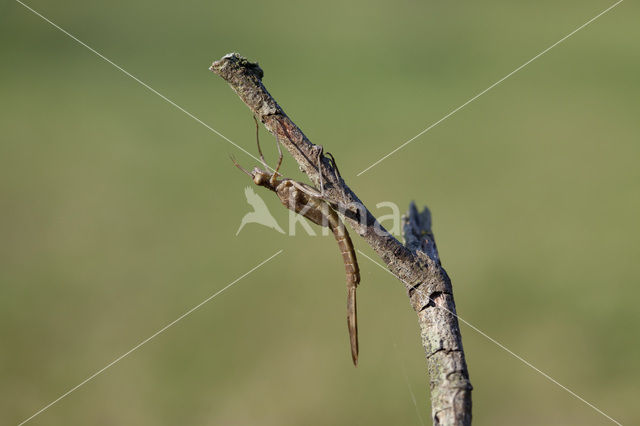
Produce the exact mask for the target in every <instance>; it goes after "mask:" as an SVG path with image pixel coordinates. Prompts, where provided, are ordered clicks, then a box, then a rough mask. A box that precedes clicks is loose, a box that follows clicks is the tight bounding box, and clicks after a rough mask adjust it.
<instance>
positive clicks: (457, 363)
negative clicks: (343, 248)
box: [210, 53, 472, 425]
mask: <svg viewBox="0 0 640 426" xmlns="http://www.w3.org/2000/svg"><path fill="white" fill-rule="evenodd" d="M210 70H211V71H213V72H214V73H216V74H218V75H219V76H220V77H222V78H223V79H224V80H226V81H227V83H229V85H230V86H231V88H232V89H233V90H234V91H235V92H236V94H237V95H238V96H239V97H240V99H242V101H243V102H244V103H245V104H246V105H247V106H248V107H249V109H250V110H251V111H252V112H253V114H254V115H255V116H256V117H257V118H258V119H259V120H260V121H261V122H262V123H263V124H264V125H265V127H266V128H267V130H269V131H270V132H271V133H272V134H273V135H274V136H275V137H276V139H277V140H278V141H279V142H280V143H281V144H282V145H283V146H284V147H285V148H286V149H287V151H288V152H289V153H290V154H291V156H292V157H293V158H294V159H295V160H296V162H297V163H298V165H299V166H300V169H301V170H302V171H303V172H304V173H305V174H306V175H307V176H308V177H309V179H311V181H312V182H313V183H314V184H315V185H316V186H317V187H319V185H320V182H321V181H322V182H323V185H324V190H325V195H326V197H325V198H326V199H327V200H328V201H330V202H332V203H335V204H337V205H345V206H348V207H350V211H352V213H353V212H356V213H355V214H351V215H350V214H347V215H346V218H345V219H346V222H347V223H348V224H349V225H350V226H351V227H352V228H353V229H354V230H355V231H356V232H357V233H358V235H360V236H361V237H362V238H363V239H364V240H365V241H366V242H367V243H368V244H369V245H370V246H371V248H372V249H373V250H374V251H375V252H376V253H377V254H378V256H380V257H381V258H382V260H383V261H384V263H385V264H386V265H387V267H388V268H389V270H390V271H391V272H392V273H393V274H394V275H395V276H396V277H398V278H399V279H400V281H401V282H402V283H403V284H404V285H405V288H406V290H407V292H408V295H409V299H410V302H411V305H412V307H413V309H414V310H415V311H416V313H417V314H418V322H419V325H420V329H421V339H422V344H423V346H424V348H425V352H426V358H427V367H428V371H429V375H430V378H431V383H430V388H431V410H432V418H433V422H434V424H436V425H469V424H471V389H472V387H471V383H470V381H469V374H468V372H467V366H466V362H465V359H464V352H463V350H462V337H461V335H460V328H459V326H458V321H457V317H456V316H455V304H454V301H453V290H452V287H451V281H450V280H449V277H448V276H447V273H446V272H445V270H444V269H443V268H442V266H441V265H440V260H439V257H438V252H437V249H436V246H435V241H434V239H433V234H432V233H431V218H430V215H429V211H428V210H427V209H425V211H423V212H422V213H418V211H417V209H416V207H415V205H413V204H412V205H411V207H410V210H409V213H408V215H407V216H406V217H405V218H404V236H405V240H406V242H407V244H406V246H405V245H403V244H402V243H401V242H400V241H398V240H397V239H396V238H395V237H393V235H391V234H389V232H387V231H386V230H385V229H384V228H383V227H382V226H381V225H380V224H379V223H378V222H377V220H376V219H375V217H374V216H373V215H372V214H371V212H370V211H369V210H368V209H367V208H366V206H365V205H364V204H363V203H362V202H361V201H360V199H359V198H358V197H357V196H356V194H355V193H354V192H353V191H352V190H351V189H350V188H349V187H348V186H347V184H346V183H345V182H344V180H343V179H341V178H339V174H338V173H336V171H335V170H334V168H333V166H332V164H331V162H330V161H329V160H328V159H327V158H323V159H322V163H321V165H320V170H318V164H317V158H318V153H319V152H320V151H321V149H322V147H320V146H319V145H314V144H312V143H311V142H310V141H309V139H308V138H307V137H306V136H305V135H304V133H302V130H300V128H298V126H296V125H295V124H294V123H293V122H292V121H291V119H290V118H289V117H288V116H287V115H286V114H285V112H284V111H283V109H282V108H281V107H280V106H279V105H278V104H277V103H276V101H275V100H274V99H273V97H272V96H271V95H270V94H269V92H268V91H267V89H266V88H265V87H264V85H263V84H262V78H263V76H264V73H263V71H262V69H261V68H260V67H259V66H258V64H257V63H252V62H249V61H248V60H247V59H246V58H243V57H242V56H240V55H239V54H237V53H230V54H228V55H225V56H224V57H223V58H222V59H220V60H218V61H215V62H214V63H213V65H212V66H211V68H210Z"/></svg>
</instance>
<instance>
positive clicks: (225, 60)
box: [209, 52, 264, 80]
mask: <svg viewBox="0 0 640 426" xmlns="http://www.w3.org/2000/svg"><path fill="white" fill-rule="evenodd" d="M227 68H230V69H236V70H240V69H243V70H245V72H246V73H249V74H253V75H254V76H255V77H257V78H258V80H262V78H263V77H264V71H263V70H262V68H260V65H259V64H258V63H257V62H251V61H250V60H248V59H247V58H245V57H244V56H242V55H241V54H239V53H237V52H231V53H227V54H226V55H224V56H223V57H222V58H220V59H218V60H217V61H214V62H213V64H211V66H210V67H209V70H210V71H213V72H214V73H216V74H218V75H222V73H224V72H225V69H227Z"/></svg>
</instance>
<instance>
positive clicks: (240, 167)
mask: <svg viewBox="0 0 640 426" xmlns="http://www.w3.org/2000/svg"><path fill="white" fill-rule="evenodd" d="M229 158H230V159H231V161H233V164H234V165H235V166H236V167H237V168H239V169H240V170H242V171H243V172H244V173H246V174H247V175H248V176H249V177H250V178H252V179H253V175H252V174H251V173H250V172H249V171H248V170H247V169H245V168H244V167H242V166H241V165H240V164H238V162H237V161H236V159H235V157H234V156H233V155H229Z"/></svg>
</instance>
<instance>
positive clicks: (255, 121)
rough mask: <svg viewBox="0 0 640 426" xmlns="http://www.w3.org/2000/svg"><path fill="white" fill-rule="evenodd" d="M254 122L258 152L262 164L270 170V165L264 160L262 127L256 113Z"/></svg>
mask: <svg viewBox="0 0 640 426" xmlns="http://www.w3.org/2000/svg"><path fill="white" fill-rule="evenodd" d="M253 122H254V123H256V143H257V144H258V154H260V161H261V162H262V165H263V166H264V167H265V169H266V170H269V166H268V165H267V162H266V161H265V160H264V155H262V149H261V148H260V135H259V133H260V127H259V126H258V119H257V118H256V116H255V115H254V116H253Z"/></svg>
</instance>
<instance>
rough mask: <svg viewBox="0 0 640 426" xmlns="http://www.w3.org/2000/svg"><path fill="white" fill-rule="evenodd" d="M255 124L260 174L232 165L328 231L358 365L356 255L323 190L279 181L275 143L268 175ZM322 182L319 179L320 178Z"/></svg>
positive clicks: (286, 204)
mask: <svg viewBox="0 0 640 426" xmlns="http://www.w3.org/2000/svg"><path fill="white" fill-rule="evenodd" d="M254 121H255V122H256V141H257V144H258V153H259V154H260V161H261V162H262V165H263V166H264V167H265V170H261V169H259V168H258V167H255V168H254V169H253V170H252V171H251V172H249V171H248V170H246V169H245V168H243V167H242V166H241V165H240V164H238V163H237V162H236V160H235V159H234V158H233V157H231V161H233V164H235V166H236V167H237V168H239V169H240V170H242V171H243V172H244V173H246V174H247V175H249V177H251V179H252V180H253V183H255V184H256V185H258V186H263V187H265V188H267V189H269V190H271V191H273V192H275V193H276V195H277V196H278V198H279V199H280V201H281V202H282V204H283V205H284V206H285V207H287V208H288V209H289V210H292V211H294V212H296V213H298V214H300V215H302V216H304V217H306V218H307V219H309V220H310V221H312V222H313V223H315V224H318V225H320V226H323V227H328V228H329V229H331V231H332V232H333V235H334V237H335V238H336V241H337V242H338V247H339V248H340V252H341V253H342V260H343V261H344V267H345V271H346V275H347V326H348V328H349V340H350V343H351V358H352V359H353V364H354V365H358V322H357V309H356V287H357V286H358V283H359V282H360V270H359V268H358V261H357V259H356V252H355V249H354V247H353V243H352V242H351V238H350V237H349V233H348V232H347V230H346V229H345V226H344V224H343V223H342V220H340V216H338V213H337V212H336V210H338V206H337V205H336V204H334V203H332V202H330V201H328V200H326V199H325V198H324V195H323V192H324V188H323V186H322V183H321V185H320V187H321V190H320V191H318V189H316V188H315V187H314V186H311V185H307V184H305V183H302V182H297V181H295V180H292V179H288V178H285V177H282V178H279V177H281V176H282V175H281V174H280V173H278V170H280V166H281V165H282V157H283V155H282V149H281V148H280V144H279V143H278V141H277V140H276V145H277V147H278V164H277V166H276V168H275V170H274V172H273V173H270V172H269V168H270V167H269V166H268V165H267V162H266V161H265V159H264V156H263V155H262V149H261V148H260V139H259V137H258V130H259V128H258V121H257V120H256V119H255V117H254ZM327 155H328V156H329V158H330V160H331V163H332V166H333V168H334V170H335V171H336V175H337V177H338V180H340V179H339V176H340V175H339V172H338V167H337V166H336V163H335V160H334V158H333V156H332V155H331V154H330V153H327ZM322 157H323V153H322V150H320V152H319V154H318V172H319V173H321V172H320V170H321V169H320V163H321V159H322ZM321 179H322V177H321Z"/></svg>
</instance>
